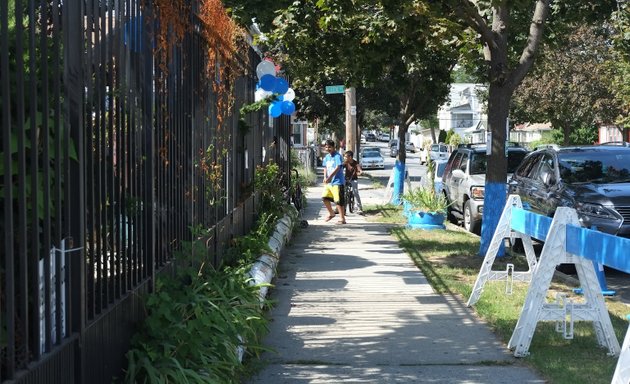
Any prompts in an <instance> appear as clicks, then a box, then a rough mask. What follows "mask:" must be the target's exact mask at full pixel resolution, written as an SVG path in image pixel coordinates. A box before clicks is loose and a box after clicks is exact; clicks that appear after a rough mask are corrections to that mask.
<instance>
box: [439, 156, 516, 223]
mask: <svg viewBox="0 0 630 384" xmlns="http://www.w3.org/2000/svg"><path fill="white" fill-rule="evenodd" d="M507 151H508V165H507V172H508V178H509V176H510V174H511V173H512V172H514V170H515V169H516V167H518V165H519V164H520V163H521V161H522V160H523V158H524V157H525V155H527V153H528V152H527V150H526V149H525V148H523V147H521V146H518V145H515V144H510V145H508V147H507ZM486 164H487V163H486V145H485V144H462V145H460V146H459V147H457V149H455V150H454V151H453V153H451V156H450V157H449V159H448V163H447V164H446V169H445V170H444V175H443V176H442V188H443V191H444V195H445V196H446V200H447V201H448V202H449V204H450V206H449V212H448V216H449V219H450V220H451V221H457V220H458V219H461V220H462V221H463V223H464V228H466V230H467V231H469V232H473V233H479V232H480V231H481V217H482V216H483V198H484V192H485V187H486ZM506 181H507V180H506Z"/></svg>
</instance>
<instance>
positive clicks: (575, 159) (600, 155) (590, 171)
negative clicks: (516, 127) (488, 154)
mask: <svg viewBox="0 0 630 384" xmlns="http://www.w3.org/2000/svg"><path fill="white" fill-rule="evenodd" d="M508 188H509V193H511V194H517V195H519V196H520V197H521V201H522V202H523V207H524V208H527V209H531V210H532V211H534V212H537V213H540V214H543V215H547V216H553V214H554V213H555V211H556V208H557V207H559V206H562V207H571V208H575V209H576V210H577V214H578V217H579V220H580V223H581V224H582V226H584V227H586V228H595V229H597V230H600V231H602V232H606V233H610V234H613V235H620V236H624V237H630V147H625V146H612V145H610V146H609V145H596V146H582V147H563V148H558V149H541V150H539V151H535V152H532V153H531V154H530V155H529V156H527V157H526V158H525V159H524V160H523V162H522V163H521V165H520V166H519V167H518V169H517V170H516V171H515V172H514V174H513V175H512V178H511V179H510V181H509V183H508Z"/></svg>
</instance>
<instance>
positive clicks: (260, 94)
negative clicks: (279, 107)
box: [254, 88, 271, 101]
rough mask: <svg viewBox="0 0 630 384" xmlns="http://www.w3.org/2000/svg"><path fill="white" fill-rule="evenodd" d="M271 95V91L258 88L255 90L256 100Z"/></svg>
mask: <svg viewBox="0 0 630 384" xmlns="http://www.w3.org/2000/svg"><path fill="white" fill-rule="evenodd" d="M269 95H271V92H269V91H265V90H264V89H262V88H258V89H257V90H256V92H254V101H260V100H262V99H264V98H265V97H267V96H269Z"/></svg>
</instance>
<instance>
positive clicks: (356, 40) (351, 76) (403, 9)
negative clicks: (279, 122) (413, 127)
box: [273, 0, 460, 162]
mask: <svg viewBox="0 0 630 384" xmlns="http://www.w3.org/2000/svg"><path fill="white" fill-rule="evenodd" d="M434 11H435V9H433V8H432V7H430V6H428V5H427V4H425V3H423V2H410V1H381V2H368V1H363V2H357V1H354V2H353V1H348V0H319V1H315V0H309V1H303V2H297V3H294V4H293V5H291V6H290V7H289V8H288V9H286V10H285V11H283V12H282V13H281V14H280V16H279V17H278V18H277V19H276V20H275V23H274V24H275V29H274V33H273V41H274V42H275V44H276V47H277V50H276V51H275V55H276V57H280V58H281V61H282V62H283V63H284V67H285V68H286V69H287V72H288V73H290V75H291V77H292V78H293V81H294V85H295V86H296V87H300V86H305V87H309V86H310V87H312V86H313V85H317V84H319V86H320V87H321V88H322V89H323V86H324V84H321V80H322V79H332V78H337V79H340V81H342V82H343V83H344V84H345V85H346V86H355V87H362V88H363V89H364V91H365V92H370V93H371V94H375V95H383V96H384V97H387V98H388V99H387V100H385V101H384V100H383V99H382V98H380V99H379V98H378V97H367V98H364V100H365V101H367V102H369V105H364V106H363V107H372V108H375V109H380V110H383V111H389V110H391V108H390V107H391V106H392V105H396V106H397V110H396V116H395V117H396V119H397V120H398V123H399V126H400V138H401V140H403V141H404V134H405V132H406V130H407V127H408V126H409V124H411V123H413V122H414V121H416V120H418V119H420V118H424V117H427V116H429V115H431V114H434V113H436V112H437V108H438V106H439V105H440V104H442V103H443V102H444V101H445V100H446V97H447V96H448V90H449V85H450V83H451V76H450V73H451V70H452V68H453V66H454V65H455V63H456V61H457V58H458V52H457V45H458V44H459V43H460V40H459V39H458V34H459V27H458V26H457V25H456V24H454V23H452V22H450V21H448V19H445V18H441V17H439V16H438V14H436V13H435V12H434ZM399 156H400V160H401V162H404V161H405V158H404V156H405V153H404V151H401V153H400V155H399Z"/></svg>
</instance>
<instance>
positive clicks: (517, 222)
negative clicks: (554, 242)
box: [511, 208, 551, 240]
mask: <svg viewBox="0 0 630 384" xmlns="http://www.w3.org/2000/svg"><path fill="white" fill-rule="evenodd" d="M511 225H512V229H514V230H515V231H518V232H521V233H524V234H526V235H528V236H530V237H533V238H535V239H537V240H545V239H546V238H547V233H548V232H549V228H550V227H551V218H550V217H547V216H543V215H539V214H536V213H533V212H530V211H527V210H525V209H521V208H512V223H511Z"/></svg>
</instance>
